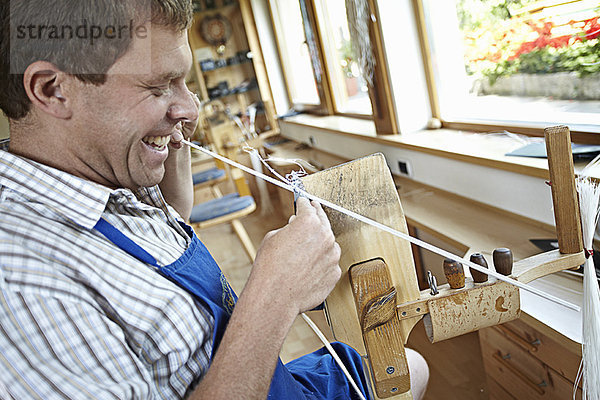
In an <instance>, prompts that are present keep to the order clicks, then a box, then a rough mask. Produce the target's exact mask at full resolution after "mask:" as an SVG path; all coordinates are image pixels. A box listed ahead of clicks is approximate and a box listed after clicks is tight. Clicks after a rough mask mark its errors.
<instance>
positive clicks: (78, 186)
mask: <svg viewBox="0 0 600 400" xmlns="http://www.w3.org/2000/svg"><path fill="white" fill-rule="evenodd" d="M3 148H4V150H6V148H7V143H4V144H3ZM100 217H102V218H105V219H106V220H107V221H108V222H109V223H111V224H112V225H113V226H115V227H116V228H117V229H119V230H120V231H121V232H123V233H124V234H125V235H126V236H128V237H129V238H130V239H132V240H133V241H134V242H136V243H137V244H138V245H140V246H141V247H142V248H144V249H145V250H146V251H148V252H149V253H150V254H151V255H153V256H154V258H155V259H156V260H157V261H158V263H159V264H161V265H166V264H169V263H171V262H173V261H174V260H176V259H177V258H179V256H180V255H181V254H182V253H183V252H184V250H185V249H186V247H187V246H188V244H189V242H190V239H189V237H188V236H187V235H186V233H185V231H183V229H182V228H181V227H180V225H179V224H178V223H177V218H179V217H178V215H177V214H176V212H175V211H174V210H173V209H172V208H171V207H169V206H167V204H166V203H165V201H164V198H163V197H162V194H161V193H160V190H159V189H158V188H157V187H153V188H142V189H140V190H138V191H137V192H135V193H133V192H131V191H130V190H127V189H116V190H111V189H109V188H106V187H104V186H101V185H98V184H95V183H92V182H89V181H86V180H83V179H80V178H77V177H75V176H73V175H70V174H67V173H65V172H62V171H59V170H56V169H54V168H50V167H48V166H45V165H41V164H38V163H35V162H33V161H31V160H28V159H26V158H22V157H18V156H15V155H13V154H11V153H8V152H7V151H3V150H2V149H0V289H1V292H0V371H2V372H0V395H1V396H2V398H4V397H7V398H13V399H44V400H46V399H88V398H93V399H155V398H168V399H176V398H182V397H185V396H186V394H188V393H189V391H190V390H191V389H193V388H194V387H195V385H196V384H197V383H198V381H199V379H200V377H202V376H203V375H204V373H205V372H206V370H207V369H208V364H209V358H210V354H211V351H212V327H213V319H212V316H211V315H210V313H209V312H208V311H207V310H206V309H205V308H203V307H202V306H201V305H200V304H198V303H196V302H195V301H194V300H193V298H192V297H191V296H190V295H189V294H188V293H186V292H185V291H183V290H181V289H180V288H178V287H177V286H176V285H175V284H173V283H172V282H170V281H169V280H167V279H165V278H163V277H162V276H161V275H160V274H158V273H157V272H156V271H155V270H154V269H153V267H151V266H149V265H147V264H144V263H142V262H140V261H138V260H137V259H135V258H133V257H131V256H129V255H128V254H126V253H125V252H124V251H122V250H121V249H119V248H118V247H116V246H115V245H113V244H112V243H111V242H109V241H108V240H107V239H106V238H105V237H104V236H102V235H101V234H100V233H99V232H97V231H96V230H94V229H93V227H94V225H95V224H96V222H97V221H98V219H99V218H100Z"/></svg>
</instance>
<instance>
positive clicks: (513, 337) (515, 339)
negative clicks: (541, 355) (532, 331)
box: [495, 325, 542, 353]
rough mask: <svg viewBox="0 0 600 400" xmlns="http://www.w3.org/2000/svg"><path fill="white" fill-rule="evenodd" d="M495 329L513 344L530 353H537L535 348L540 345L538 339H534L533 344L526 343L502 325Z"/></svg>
mask: <svg viewBox="0 0 600 400" xmlns="http://www.w3.org/2000/svg"><path fill="white" fill-rule="evenodd" d="M495 328H497V329H499V330H500V331H501V332H502V333H503V334H504V335H505V336H506V337H508V338H509V339H511V340H512V341H513V342H515V343H516V344H518V345H519V346H521V347H522V348H524V349H525V350H527V351H530V352H532V353H535V352H536V351H538V348H537V346H539V345H540V344H542V342H541V341H540V339H535V340H534V341H533V342H528V341H527V340H525V339H523V338H522V337H521V336H519V335H518V334H517V333H515V332H513V331H512V330H511V329H509V328H507V327H506V326H504V325H496V326H495Z"/></svg>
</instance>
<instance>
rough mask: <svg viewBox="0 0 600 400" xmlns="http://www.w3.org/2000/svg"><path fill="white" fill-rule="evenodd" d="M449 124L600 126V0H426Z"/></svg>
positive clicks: (598, 128)
mask: <svg viewBox="0 0 600 400" xmlns="http://www.w3.org/2000/svg"><path fill="white" fill-rule="evenodd" d="M423 9H424V16H425V24H426V27H427V34H428V36H429V40H430V41H429V44H430V46H431V60H432V63H431V64H432V65H433V66H434V69H433V77H432V79H433V81H434V82H435V87H436V89H437V90H436V94H437V98H438V100H439V110H438V112H439V117H440V119H442V120H443V121H444V123H445V124H446V125H447V126H453V124H457V125H455V126H461V125H460V124H461V123H467V124H475V125H476V124H491V125H498V126H506V127H509V128H514V127H523V128H527V127H531V128H540V127H543V126H548V125H551V124H568V125H569V126H571V128H572V129H573V130H576V131H587V132H600V120H599V117H598V114H599V112H600V43H599V37H600V24H599V21H598V17H599V15H600V12H599V11H600V2H599V1H597V0H596V1H587V0H579V1H573V0H571V1H565V0H562V1H560V0H552V1H549V0H545V1H533V0H452V1H443V2H440V1H436V0H423Z"/></svg>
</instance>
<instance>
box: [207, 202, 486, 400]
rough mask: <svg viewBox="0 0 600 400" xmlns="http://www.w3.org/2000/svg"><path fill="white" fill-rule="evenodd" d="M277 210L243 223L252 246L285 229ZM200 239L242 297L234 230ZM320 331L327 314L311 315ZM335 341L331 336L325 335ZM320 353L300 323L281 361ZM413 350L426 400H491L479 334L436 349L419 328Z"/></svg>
mask: <svg viewBox="0 0 600 400" xmlns="http://www.w3.org/2000/svg"><path fill="white" fill-rule="evenodd" d="M271 198H272V199H273V201H272V203H273V208H271V209H270V210H266V212H261V210H260V209H258V210H257V211H256V212H254V213H253V214H251V215H249V216H247V217H245V218H244V219H242V223H243V225H244V227H245V228H246V230H247V231H248V234H249V235H250V237H251V239H252V241H253V243H254V244H255V245H256V247H257V248H258V246H259V245H260V242H261V241H262V238H263V236H264V235H265V233H266V232H268V231H270V230H272V229H276V228H279V227H281V226H283V225H284V224H285V223H286V221H287V216H283V215H281V213H279V212H277V210H278V209H282V208H285V207H281V208H280V207H278V204H277V196H271ZM199 235H200V238H201V239H202V241H203V242H204V243H205V244H206V246H207V247H208V249H209V250H210V251H211V253H212V254H213V257H214V258H215V259H216V260H217V262H218V263H219V265H220V266H221V268H222V269H223V271H224V273H225V274H226V275H227V277H228V279H229V281H230V283H231V285H232V287H233V288H234V290H235V291H236V292H238V293H240V292H241V291H242V289H243V287H244V284H245V282H246V279H247V278H248V276H249V274H250V270H251V263H250V261H249V259H248V257H247V256H246V253H245V252H244V251H243V250H242V248H241V245H240V242H239V241H238V239H237V236H235V234H234V233H233V230H232V229H231V227H230V225H221V226H215V227H212V228H208V229H205V230H202V231H200V232H199ZM311 316H312V318H313V319H316V322H317V323H318V325H319V326H320V327H321V328H323V329H325V330H327V327H326V323H325V320H324V317H323V315H322V313H319V312H313V313H311ZM326 333H327V334H328V336H331V333H330V332H326ZM320 347H321V344H320V341H319V340H318V338H317V337H316V336H315V335H314V333H313V332H312V330H311V329H310V328H309V327H308V326H307V325H306V324H305V323H304V321H303V320H302V319H301V318H298V319H297V320H296V322H295V323H294V326H293V327H292V330H291V332H290V333H289V335H288V338H287V340H286V342H285V344H284V346H283V349H282V352H281V358H282V360H283V361H284V362H287V361H289V360H291V359H294V358H296V357H298V356H301V355H303V354H306V353H309V352H311V351H313V350H316V349H318V348H320ZM408 347H411V348H413V349H415V350H417V351H419V352H420V353H421V354H422V355H423V356H424V357H425V359H426V360H427V362H428V364H429V368H430V380H429V386H428V389H427V393H426V395H425V399H427V400H459V399H460V400H471V399H473V400H475V399H477V400H480V399H487V398H488V395H487V387H486V382H485V375H484V369H483V363H482V361H481V351H480V349H479V340H478V335H477V333H476V332H475V333H471V334H468V335H463V336H460V337H458V338H454V339H451V340H447V341H444V342H440V343H436V344H431V343H430V342H429V340H428V339H427V337H426V335H425V329H424V327H423V324H422V323H419V324H418V325H417V326H416V327H415V328H414V329H413V331H412V333H411V336H410V337H409V341H408Z"/></svg>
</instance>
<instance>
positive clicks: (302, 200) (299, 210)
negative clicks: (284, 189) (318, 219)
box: [296, 197, 316, 216]
mask: <svg viewBox="0 0 600 400" xmlns="http://www.w3.org/2000/svg"><path fill="white" fill-rule="evenodd" d="M314 212H316V210H315V208H314V207H313V206H311V205H310V200H308V199H307V198H306V197H299V198H298V200H296V215H297V216H301V215H308V214H309V213H314Z"/></svg>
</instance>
